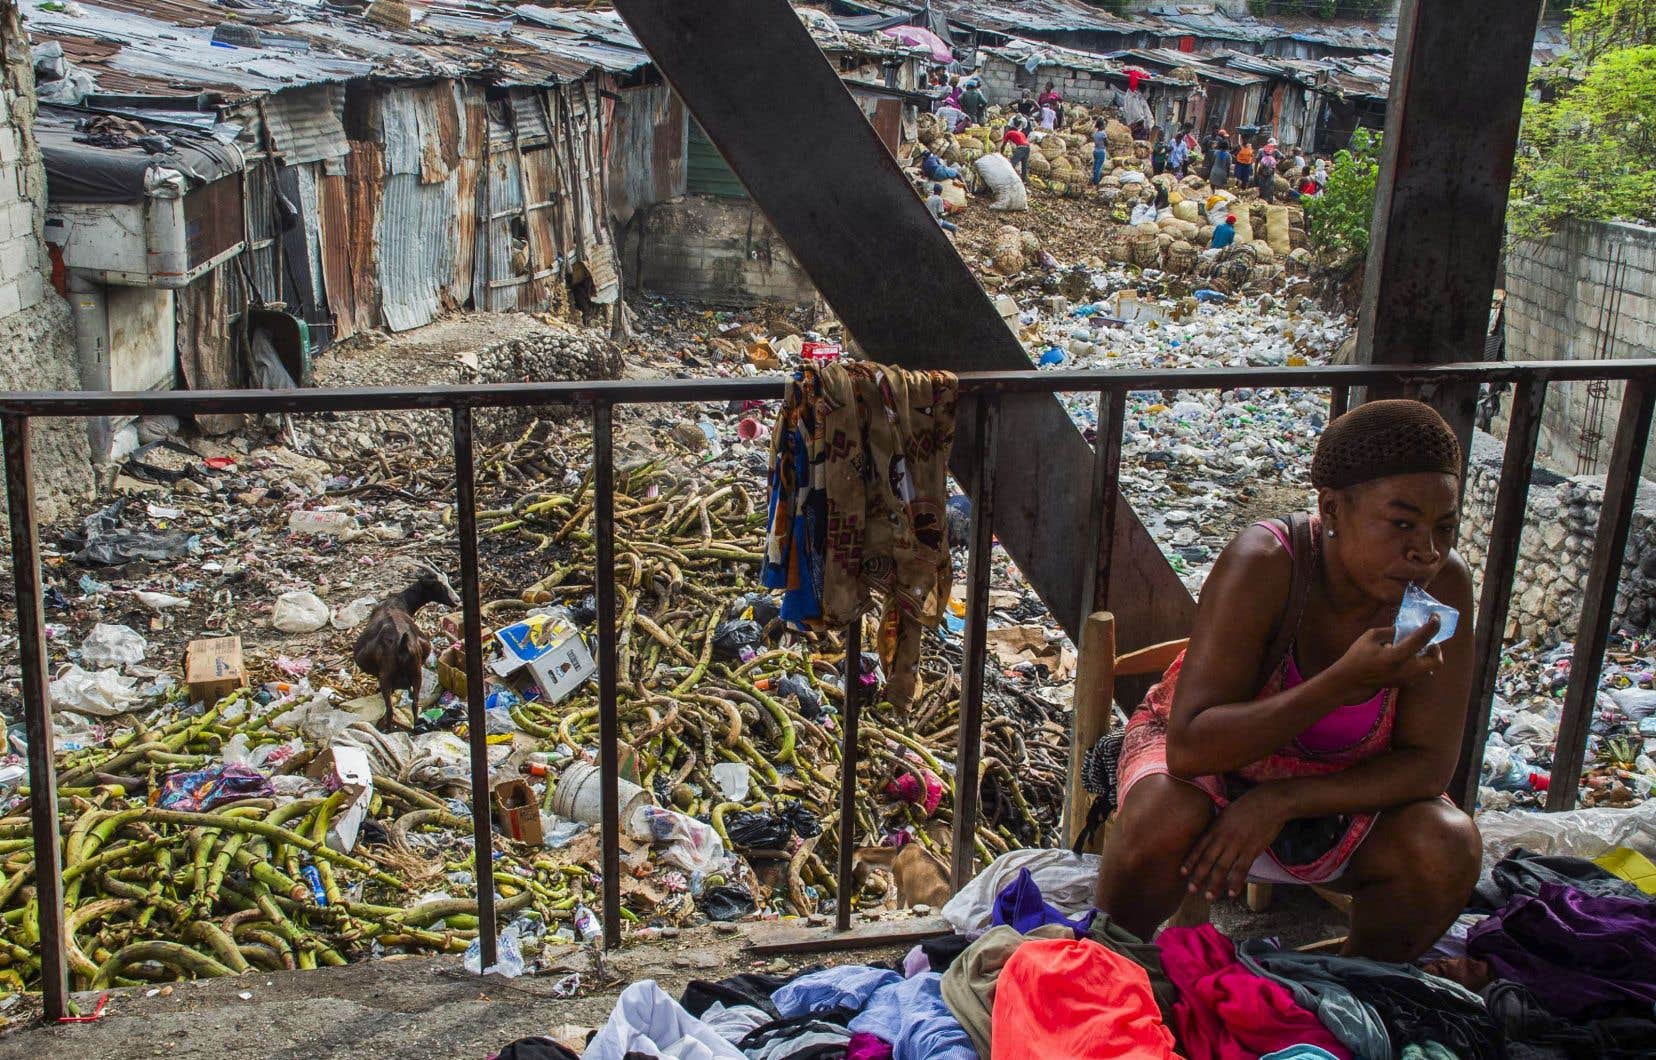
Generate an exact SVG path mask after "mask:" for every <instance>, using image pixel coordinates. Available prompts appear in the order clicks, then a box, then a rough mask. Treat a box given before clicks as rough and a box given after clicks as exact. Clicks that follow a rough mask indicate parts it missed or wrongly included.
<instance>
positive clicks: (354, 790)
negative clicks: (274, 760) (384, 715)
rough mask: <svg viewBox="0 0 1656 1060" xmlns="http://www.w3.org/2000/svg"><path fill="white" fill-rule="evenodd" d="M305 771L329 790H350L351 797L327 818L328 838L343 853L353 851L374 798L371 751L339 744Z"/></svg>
mask: <svg viewBox="0 0 1656 1060" xmlns="http://www.w3.org/2000/svg"><path fill="white" fill-rule="evenodd" d="M305 775H306V776H307V777H310V778H311V779H312V780H320V781H321V782H322V783H323V785H324V786H325V787H326V788H327V789H328V790H329V791H345V792H347V793H348V794H347V796H346V799H347V800H348V801H346V802H345V804H344V805H343V806H342V807H341V808H340V809H338V810H336V811H335V812H334V815H333V819H332V820H331V821H329V822H328V837H327V842H328V846H329V847H330V848H332V849H334V850H337V851H339V852H340V853H341V854H348V853H350V852H351V849H352V848H353V847H355V846H356V841H357V832H358V831H360V830H361V829H362V822H363V819H364V818H366V817H367V816H368V804H369V803H370V802H372V801H373V799H374V771H373V769H372V768H371V767H370V766H369V765H368V753H367V752H366V751H364V750H363V749H362V748H360V747H353V746H351V745H350V744H337V745H335V746H333V747H330V748H328V749H327V750H326V751H323V752H322V753H321V754H319V755H317V756H316V759H315V761H313V762H311V764H310V767H309V768H308V769H306V770H305Z"/></svg>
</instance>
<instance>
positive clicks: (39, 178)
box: [0, 0, 93, 551]
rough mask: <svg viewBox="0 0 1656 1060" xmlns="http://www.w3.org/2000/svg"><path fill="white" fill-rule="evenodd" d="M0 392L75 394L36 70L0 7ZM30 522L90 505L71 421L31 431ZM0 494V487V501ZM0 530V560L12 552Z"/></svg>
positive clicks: (86, 450) (83, 451)
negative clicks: (49, 216) (53, 266)
mask: <svg viewBox="0 0 1656 1060" xmlns="http://www.w3.org/2000/svg"><path fill="white" fill-rule="evenodd" d="M0 103H3V104H4V106H0V351H4V356H0V390H78V389H80V367H79V361H78V359H77V356H76V353H75V330H74V323H73V321H72V320H71V319H70V316H69V304H68V303H67V302H65V301H64V300H63V299H62V298H59V297H58V295H57V293H56V292H55V291H53V290H52V289H51V288H50V287H49V286H48V285H47V283H46V276H45V272H44V269H45V266H46V256H45V244H44V243H43V242H42V240H41V231H42V226H43V225H44V223H45V217H46V170H45V166H44V165H43V164H42V163H41V159H40V151H39V149H38V148H37V147H36V145H35V142H34V136H33V133H32V129H33V125H34V114H35V96H34V64H33V59H32V57H31V55H30V52H29V45H28V40H27V38H26V37H25V36H24V34H23V26H22V23H21V22H20V21H19V20H18V16H17V7H16V5H15V3H14V2H13V0H0ZM31 438H32V441H33V449H34V461H35V474H34V481H35V514H36V517H37V518H38V519H39V520H40V521H41V522H42V523H56V522H62V521H66V520H70V519H73V518H74V517H75V516H76V514H77V513H78V511H80V510H81V506H82V505H83V504H84V503H85V502H87V501H88V500H90V498H91V496H92V484H93V483H92V453H91V447H90V445H89V444H88V441H87V433H86V425H85V424H84V423H83V422H81V421H79V420H62V419H57V420H36V421H34V422H33V424H32V428H31ZM4 498H5V486H4V483H3V482H0V501H3V500H4ZM9 537H10V527H9V523H8V522H7V521H5V520H0V550H4V551H9V550H10V540H9Z"/></svg>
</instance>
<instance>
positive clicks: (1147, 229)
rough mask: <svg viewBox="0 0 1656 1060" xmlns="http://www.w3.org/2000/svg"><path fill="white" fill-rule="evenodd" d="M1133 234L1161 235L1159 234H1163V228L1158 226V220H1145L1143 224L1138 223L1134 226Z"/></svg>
mask: <svg viewBox="0 0 1656 1060" xmlns="http://www.w3.org/2000/svg"><path fill="white" fill-rule="evenodd" d="M1133 235H1134V236H1135V237H1136V236H1159V235H1161V229H1160V228H1158V227H1156V222H1154V221H1145V222H1144V223H1143V224H1136V225H1134V226H1133Z"/></svg>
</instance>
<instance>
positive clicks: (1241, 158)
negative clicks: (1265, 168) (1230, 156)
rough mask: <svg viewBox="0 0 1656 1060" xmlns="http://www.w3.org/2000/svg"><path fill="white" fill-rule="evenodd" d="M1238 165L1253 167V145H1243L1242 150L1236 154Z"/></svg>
mask: <svg viewBox="0 0 1656 1060" xmlns="http://www.w3.org/2000/svg"><path fill="white" fill-rule="evenodd" d="M1236 164H1237V165H1239V166H1251V165H1253V145H1252V144H1243V145H1242V150H1240V151H1238V152H1236Z"/></svg>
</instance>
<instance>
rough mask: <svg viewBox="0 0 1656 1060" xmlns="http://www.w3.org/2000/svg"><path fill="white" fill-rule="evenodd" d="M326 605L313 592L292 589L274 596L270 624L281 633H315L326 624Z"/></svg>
mask: <svg viewBox="0 0 1656 1060" xmlns="http://www.w3.org/2000/svg"><path fill="white" fill-rule="evenodd" d="M328 617H329V616H328V605H327V604H325V603H323V602H322V598H321V597H319V596H317V595H316V594H315V593H310V592H305V591H304V590H294V591H293V592H286V593H283V594H282V595H281V596H278V597H277V598H276V606H275V608H274V609H273V610H272V611H271V614H270V624H271V625H273V626H275V627H276V628H277V629H279V630H281V631H282V632H283V633H315V632H316V631H317V630H319V629H321V628H322V627H323V626H326V625H327V624H328Z"/></svg>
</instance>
